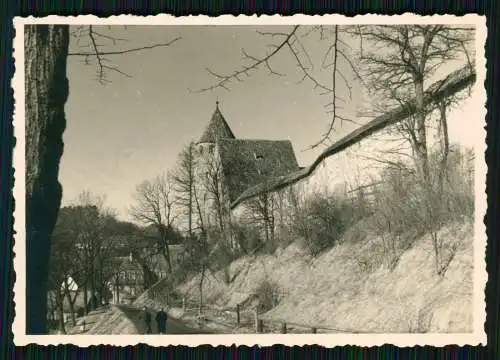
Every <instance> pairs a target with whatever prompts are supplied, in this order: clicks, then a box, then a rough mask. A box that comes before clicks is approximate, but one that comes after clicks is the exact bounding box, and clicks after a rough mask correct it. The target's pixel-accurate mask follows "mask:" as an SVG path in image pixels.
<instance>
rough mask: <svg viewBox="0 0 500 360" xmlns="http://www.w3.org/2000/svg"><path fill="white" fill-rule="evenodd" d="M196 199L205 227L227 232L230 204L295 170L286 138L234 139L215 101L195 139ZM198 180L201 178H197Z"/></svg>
mask: <svg viewBox="0 0 500 360" xmlns="http://www.w3.org/2000/svg"><path fill="white" fill-rule="evenodd" d="M195 147H196V148H195V153H196V157H197V161H196V163H197V167H196V171H195V176H196V179H199V180H198V181H199V182H200V183H201V184H203V185H202V186H198V188H197V196H198V199H200V201H201V202H202V203H203V209H205V210H206V212H205V214H204V215H203V217H204V219H203V220H204V221H203V222H204V224H205V226H207V225H208V226H211V227H214V226H215V227H217V228H219V229H220V230H222V232H223V233H225V234H230V227H231V210H230V205H231V203H232V202H233V201H234V200H236V199H237V198H238V196H239V195H241V193H243V192H244V191H245V190H247V189H248V188H250V187H252V186H254V185H257V184H259V183H261V182H263V181H265V180H267V179H269V178H273V177H277V176H282V175H287V174H289V173H291V172H294V171H297V170H298V169H299V166H298V163H297V159H296V157H295V153H294V151H293V146H292V143H291V142H290V140H264V139H244V138H243V139H240V138H236V136H235V135H234V133H233V131H232V130H231V128H230V126H229V124H228V123H227V121H226V119H225V118H224V116H223V115H222V113H221V110H220V108H219V103H218V102H217V103H216V108H215V111H214V113H213V115H212V117H211V119H210V121H209V123H208V125H207V127H206V128H205V131H204V132H203V134H202V135H201V137H200V138H199V140H198V141H197V142H196V145H195ZM200 180H201V181H200Z"/></svg>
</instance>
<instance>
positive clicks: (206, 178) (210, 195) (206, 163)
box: [195, 101, 235, 228]
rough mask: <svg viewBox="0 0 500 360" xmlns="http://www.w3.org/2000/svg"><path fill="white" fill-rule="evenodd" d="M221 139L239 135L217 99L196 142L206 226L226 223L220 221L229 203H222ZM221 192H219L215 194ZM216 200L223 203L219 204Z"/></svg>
mask: <svg viewBox="0 0 500 360" xmlns="http://www.w3.org/2000/svg"><path fill="white" fill-rule="evenodd" d="M221 139H235V136H234V134H233V132H232V130H231V128H230V127H229V125H228V124H227V122H226V120H225V119H224V116H223V115H222V113H221V111H220V109H219V101H217V102H216V103H215V111H214V113H213V115H212V118H211V119H210V121H209V123H208V125H207V127H206V128H205V131H204V132H203V134H202V136H201V137H200V139H199V140H198V142H196V146H195V154H196V164H197V165H196V171H195V177H196V179H197V181H198V183H199V184H201V185H202V186H200V187H199V188H198V198H199V199H200V201H201V202H202V203H203V208H204V210H206V214H205V216H204V219H203V220H204V224H205V226H215V227H222V228H224V227H225V226H224V225H223V224H220V223H219V222H218V219H219V218H221V217H222V214H221V213H222V212H224V213H226V212H227V210H226V209H225V208H226V207H227V206H228V204H223V203H221V202H222V200H225V198H226V196H225V195H223V194H225V192H226V190H225V188H224V186H223V175H222V167H221V163H220V157H219V152H218V141H219V140H221ZM215 192H218V196H215ZM216 201H218V202H219V203H218V204H217V203H216Z"/></svg>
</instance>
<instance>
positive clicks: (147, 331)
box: [143, 306, 152, 334]
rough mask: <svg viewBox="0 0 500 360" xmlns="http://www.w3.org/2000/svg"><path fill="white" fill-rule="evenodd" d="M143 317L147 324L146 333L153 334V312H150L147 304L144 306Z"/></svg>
mask: <svg viewBox="0 0 500 360" xmlns="http://www.w3.org/2000/svg"><path fill="white" fill-rule="evenodd" d="M143 319H144V324H145V325H146V334H151V333H152V330H151V314H150V313H149V311H148V308H147V307H146V306H144V315H143Z"/></svg>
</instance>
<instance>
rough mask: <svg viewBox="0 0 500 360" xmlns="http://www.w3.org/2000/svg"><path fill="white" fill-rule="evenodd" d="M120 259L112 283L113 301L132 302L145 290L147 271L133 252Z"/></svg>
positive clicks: (116, 302) (117, 302)
mask: <svg viewBox="0 0 500 360" xmlns="http://www.w3.org/2000/svg"><path fill="white" fill-rule="evenodd" d="M118 260H119V265H118V267H117V271H116V274H115V277H114V279H113V281H112V284H111V287H112V288H113V303H115V304H119V303H127V302H132V301H133V300H135V299H136V298H137V296H139V295H140V294H141V293H142V292H143V291H144V290H145V286H144V285H145V284H144V283H145V276H144V275H145V271H144V268H143V266H142V265H141V263H140V262H139V261H137V260H136V259H134V257H133V256H132V254H130V255H129V256H127V257H121V258H119V259H118Z"/></svg>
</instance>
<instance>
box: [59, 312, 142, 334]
mask: <svg viewBox="0 0 500 360" xmlns="http://www.w3.org/2000/svg"><path fill="white" fill-rule="evenodd" d="M83 322H85V331H83V330H82V323H83ZM76 324H77V326H75V327H73V326H70V325H67V326H66V332H67V333H68V334H106V335H113V334H138V331H137V329H136V327H135V325H134V324H133V323H132V321H130V320H129V319H128V318H127V317H126V316H125V315H124V314H123V313H122V312H121V311H120V309H118V308H116V307H114V306H105V307H102V308H99V309H97V310H95V311H91V312H90V313H89V314H88V315H87V316H82V317H80V318H78V319H77V322H76Z"/></svg>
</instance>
